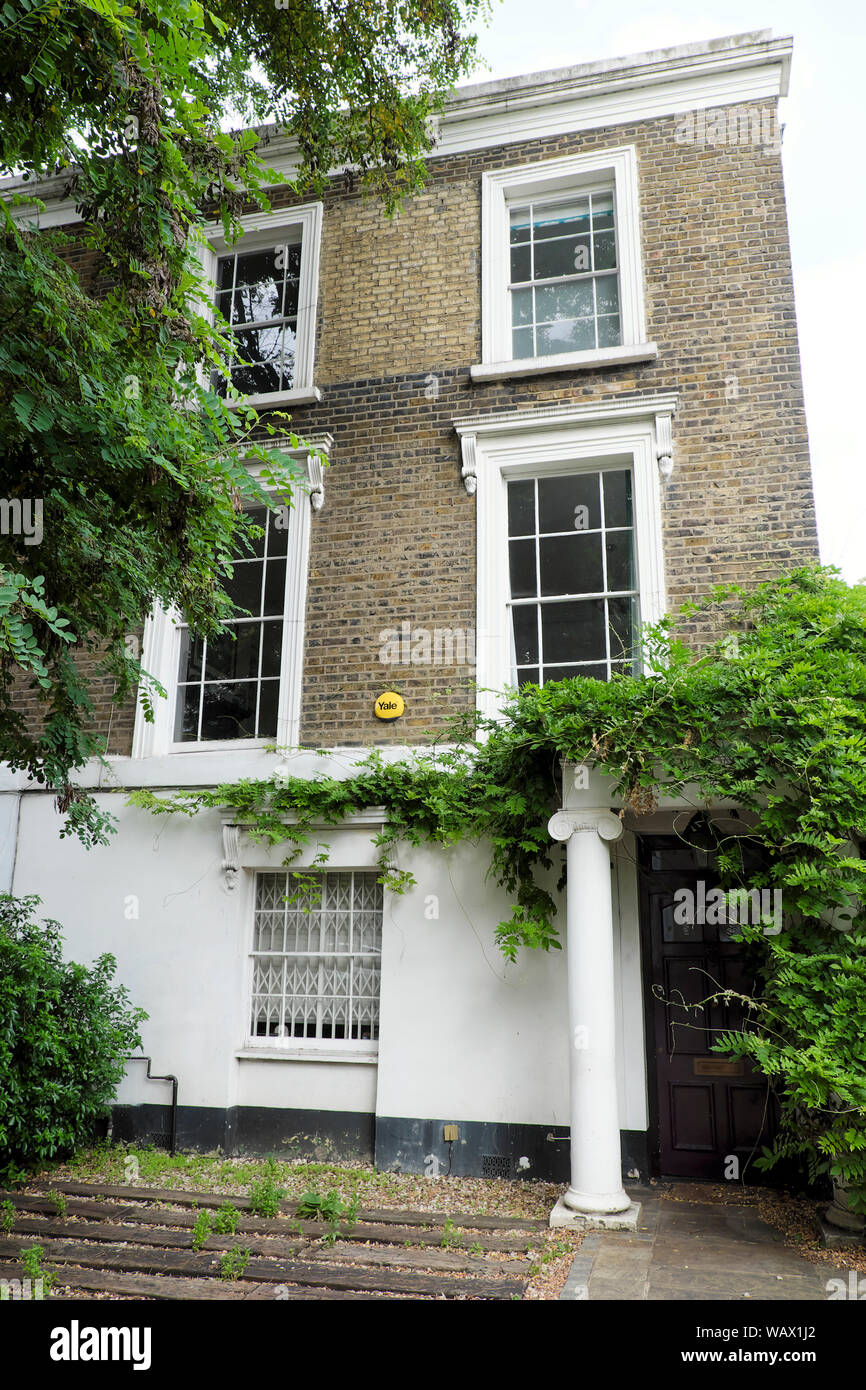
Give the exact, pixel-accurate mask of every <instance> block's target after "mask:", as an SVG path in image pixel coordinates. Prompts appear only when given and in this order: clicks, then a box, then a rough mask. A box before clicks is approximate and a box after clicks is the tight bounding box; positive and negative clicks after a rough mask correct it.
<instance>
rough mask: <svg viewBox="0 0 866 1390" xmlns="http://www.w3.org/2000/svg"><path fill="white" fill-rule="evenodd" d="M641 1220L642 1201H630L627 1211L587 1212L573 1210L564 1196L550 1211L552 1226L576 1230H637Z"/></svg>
mask: <svg viewBox="0 0 866 1390" xmlns="http://www.w3.org/2000/svg"><path fill="white" fill-rule="evenodd" d="M639 1220H640V1202H630V1203H629V1205H628V1206H627V1207H626V1209H625V1211H612V1212H594V1213H591V1214H590V1213H586V1212H579V1211H572V1209H571V1207H567V1206H566V1205H565V1201H564V1199H563V1198H562V1197H560V1198H558V1199H557V1203H556V1206H555V1207H554V1208H553V1211H552V1212H551V1213H550V1222H549V1224H550V1226H551V1228H553V1229H558V1228H559V1227H562V1226H567V1227H569V1228H570V1229H571V1230H575V1231H636V1230H637V1223H638V1221H639Z"/></svg>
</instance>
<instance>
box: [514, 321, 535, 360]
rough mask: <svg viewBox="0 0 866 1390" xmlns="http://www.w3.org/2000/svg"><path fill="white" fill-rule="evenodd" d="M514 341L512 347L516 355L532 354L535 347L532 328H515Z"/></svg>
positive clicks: (525, 355)
mask: <svg viewBox="0 0 866 1390" xmlns="http://www.w3.org/2000/svg"><path fill="white" fill-rule="evenodd" d="M513 341H514V346H513V348H512V352H513V353H514V356H515V357H531V356H532V353H533V348H532V329H531V328H515V330H514V339H513Z"/></svg>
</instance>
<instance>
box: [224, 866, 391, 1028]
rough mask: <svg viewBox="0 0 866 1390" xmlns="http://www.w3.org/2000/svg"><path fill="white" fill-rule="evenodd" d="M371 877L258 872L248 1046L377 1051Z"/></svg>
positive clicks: (376, 894) (376, 921)
mask: <svg viewBox="0 0 866 1390" xmlns="http://www.w3.org/2000/svg"><path fill="white" fill-rule="evenodd" d="M377 878H378V875H377V873H376V872H375V871H372V872H369V871H368V872H361V871H359V870H350V871H345V872H328V873H319V874H312V873H304V874H303V875H299V876H293V875H291V874H288V873H259V874H257V875H256V896H255V912H254V928H253V947H252V987H251V1004H250V1034H249V1036H250V1045H251V1046H254V1047H262V1046H270V1047H277V1048H279V1047H286V1046H291V1047H292V1048H293V1049H294V1048H297V1047H298V1046H299V1045H303V1044H305V1043H306V1044H311V1045H318V1046H319V1047H321V1044H323V1043H325V1044H330V1045H332V1046H333V1047H334V1048H335V1050H339V1049H340V1048H342V1047H351V1048H352V1050H353V1051H357V1050H364V1049H366V1050H370V1051H373V1050H375V1047H376V1044H377V1041H378V1037H379V982H380V974H381V958H382V912H383V893H382V885H381V883H378V882H377Z"/></svg>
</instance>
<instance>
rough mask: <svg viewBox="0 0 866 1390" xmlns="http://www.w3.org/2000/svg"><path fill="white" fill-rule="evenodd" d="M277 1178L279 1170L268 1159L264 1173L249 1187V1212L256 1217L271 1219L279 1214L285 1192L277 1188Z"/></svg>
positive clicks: (283, 1189)
mask: <svg viewBox="0 0 866 1390" xmlns="http://www.w3.org/2000/svg"><path fill="white" fill-rule="evenodd" d="M278 1177H279V1169H278V1168H277V1165H276V1163H275V1162H274V1160H273V1159H269V1160H268V1162H267V1163H266V1164H265V1171H264V1173H263V1174H262V1175H261V1177H258V1178H256V1179H255V1181H254V1182H253V1183H252V1184H251V1186H250V1195H249V1203H250V1211H251V1212H254V1213H255V1215H256V1216H265V1217H272V1216H276V1215H277V1214H278V1213H279V1210H280V1202H281V1201H282V1200H283V1198H284V1197H285V1195H286V1190H285V1188H284V1187H280V1186H279V1184H278V1182H277V1178H278Z"/></svg>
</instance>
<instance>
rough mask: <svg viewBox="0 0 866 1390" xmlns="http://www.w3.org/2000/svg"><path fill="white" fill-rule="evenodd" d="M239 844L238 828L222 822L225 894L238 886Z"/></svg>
mask: <svg viewBox="0 0 866 1390" xmlns="http://www.w3.org/2000/svg"><path fill="white" fill-rule="evenodd" d="M240 843H241V832H240V826H238V825H234V824H232V823H230V822H228V821H223V862H222V865H221V868H222V871H223V876H224V878H225V885H224V886H225V890H226V892H227V893H230V892H232V890H233V889H235V888H237V886H238V877H239V875H240V871H241V851H240Z"/></svg>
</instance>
